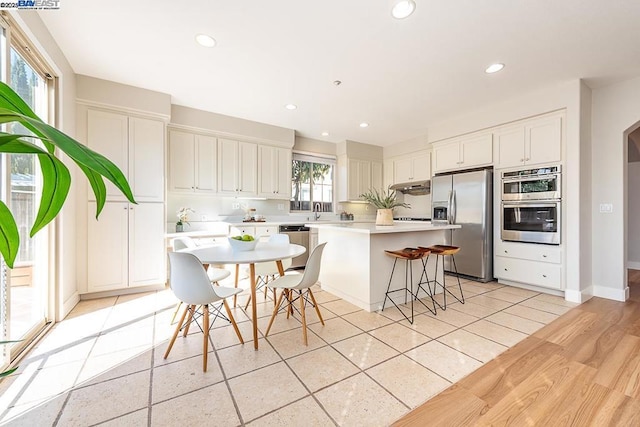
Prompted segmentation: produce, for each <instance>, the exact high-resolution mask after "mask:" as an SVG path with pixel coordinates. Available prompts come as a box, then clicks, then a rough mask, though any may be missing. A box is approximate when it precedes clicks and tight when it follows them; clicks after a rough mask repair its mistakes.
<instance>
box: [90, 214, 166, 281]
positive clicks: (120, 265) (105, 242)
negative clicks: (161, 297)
mask: <svg viewBox="0 0 640 427" xmlns="http://www.w3.org/2000/svg"><path fill="white" fill-rule="evenodd" d="M160 205H162V204H160ZM87 209H88V210H87V291H89V292H100V291H108V290H111V289H120V288H126V287H127V284H128V259H129V254H128V241H127V239H128V237H127V236H128V217H129V203H126V202H107V203H105V205H104V208H103V210H102V213H101V214H100V218H99V219H97V220H96V218H95V212H96V203H95V202H89V203H88V207H87ZM159 247H160V248H161V249H164V241H162V242H160V245H159ZM143 259H144V258H143Z"/></svg>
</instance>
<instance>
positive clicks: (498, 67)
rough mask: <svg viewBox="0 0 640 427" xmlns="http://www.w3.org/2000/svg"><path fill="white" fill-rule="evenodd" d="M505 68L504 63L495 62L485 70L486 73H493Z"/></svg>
mask: <svg viewBox="0 0 640 427" xmlns="http://www.w3.org/2000/svg"><path fill="white" fill-rule="evenodd" d="M503 68H504V64H500V63H495V64H491V65H489V66H488V67H487V69H486V70H484V72H485V73H487V74H493V73H497V72H498V71H500V70H502V69H503Z"/></svg>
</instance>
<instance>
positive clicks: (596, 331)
mask: <svg viewBox="0 0 640 427" xmlns="http://www.w3.org/2000/svg"><path fill="white" fill-rule="evenodd" d="M629 288H630V298H629V300H628V301H627V302H624V303H622V302H616V301H611V300H606V299H602V298H592V299H591V300H589V301H587V302H586V303H584V304H582V305H580V306H578V307H575V308H573V309H572V310H571V311H569V312H567V313H566V314H564V315H563V316H561V317H560V318H558V319H557V320H555V321H554V322H552V323H550V324H548V325H547V326H545V327H544V328H542V329H540V330H539V331H538V332H536V333H535V334H533V335H532V336H530V337H528V338H526V339H525V340H523V341H522V342H520V343H519V344H517V345H516V346H515V347H512V348H511V349H509V350H507V351H506V352H504V353H502V354H501V355H500V356H498V357H497V358H495V359H493V360H492V361H490V362H489V363H487V364H486V365H484V366H483V367H481V368H479V369H478V370H476V371H475V372H473V373H472V374H470V375H469V376H467V377H466V378H464V379H462V380H461V381H459V382H458V383H456V384H454V385H453V386H451V387H449V388H448V389H446V390H445V391H443V392H442V393H440V394H439V395H437V396H436V397H434V398H432V399H431V400H429V401H428V402H426V403H425V404H423V405H422V406H420V407H418V408H416V409H415V410H413V411H412V412H410V413H409V414H407V415H406V416H404V417H403V418H401V419H400V420H398V421H397V422H396V423H395V424H394V426H423V425H446V426H457V425H460V426H469V425H541V426H542V425H544V426H551V425H554V426H555V425H563V426H564V425H576V426H587V425H594V426H605V425H615V426H638V425H640V271H637V270H635V271H634V270H629Z"/></svg>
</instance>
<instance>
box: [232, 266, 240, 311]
mask: <svg viewBox="0 0 640 427" xmlns="http://www.w3.org/2000/svg"><path fill="white" fill-rule="evenodd" d="M239 275H240V264H236V278H235V282H234V284H233V286H234V287H235V288H237V287H238V276H239ZM237 302H238V295H237V294H236V295H234V296H233V308H236V303H237Z"/></svg>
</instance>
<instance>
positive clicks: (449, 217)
mask: <svg viewBox="0 0 640 427" xmlns="http://www.w3.org/2000/svg"><path fill="white" fill-rule="evenodd" d="M452 197H453V190H449V198H448V200H447V222H448V223H449V224H451V217H452V215H451V209H452V206H451V201H452Z"/></svg>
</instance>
